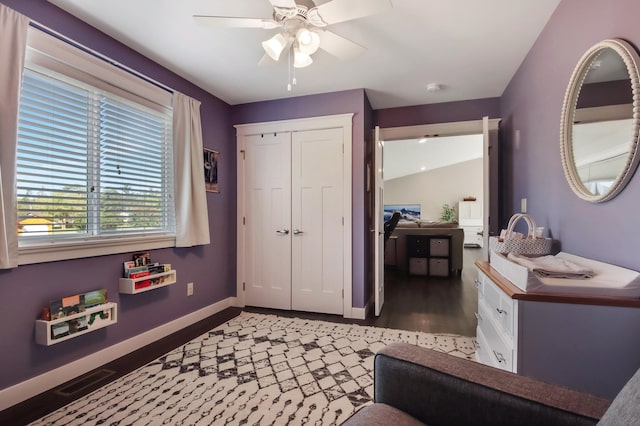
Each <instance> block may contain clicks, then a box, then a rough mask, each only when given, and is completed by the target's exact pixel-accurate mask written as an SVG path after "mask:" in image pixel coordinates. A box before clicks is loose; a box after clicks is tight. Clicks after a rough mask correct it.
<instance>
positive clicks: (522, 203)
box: [520, 198, 527, 213]
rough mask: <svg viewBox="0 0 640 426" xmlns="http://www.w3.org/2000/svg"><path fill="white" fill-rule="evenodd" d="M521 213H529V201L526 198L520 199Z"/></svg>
mask: <svg viewBox="0 0 640 426" xmlns="http://www.w3.org/2000/svg"><path fill="white" fill-rule="evenodd" d="M520 212H521V213H526V212H527V199H526V198H521V199H520Z"/></svg>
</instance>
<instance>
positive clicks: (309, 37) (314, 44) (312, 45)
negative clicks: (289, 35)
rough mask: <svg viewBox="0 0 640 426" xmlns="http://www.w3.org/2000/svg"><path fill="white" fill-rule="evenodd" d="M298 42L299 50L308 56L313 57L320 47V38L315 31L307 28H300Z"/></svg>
mask: <svg viewBox="0 0 640 426" xmlns="http://www.w3.org/2000/svg"><path fill="white" fill-rule="evenodd" d="M296 40H297V42H298V48H299V49H300V51H301V52H303V53H306V54H307V55H313V54H314V53H315V52H316V51H317V50H318V48H319V47H320V36H319V35H318V33H317V32H315V31H309V30H308V29H307V28H300V29H299V30H298V31H297V32H296Z"/></svg>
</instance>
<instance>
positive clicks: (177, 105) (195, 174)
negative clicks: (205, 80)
mask: <svg viewBox="0 0 640 426" xmlns="http://www.w3.org/2000/svg"><path fill="white" fill-rule="evenodd" d="M202 147H203V145H202V125H201V120H200V102H199V101H197V100H195V99H193V98H190V97H188V96H186V95H184V94H182V93H178V92H174V94H173V158H174V165H175V170H174V172H175V176H174V181H175V208H176V247H191V246H197V245H202V244H209V243H210V238H209V213H208V211H207V193H206V190H205V186H204V157H203V152H202Z"/></svg>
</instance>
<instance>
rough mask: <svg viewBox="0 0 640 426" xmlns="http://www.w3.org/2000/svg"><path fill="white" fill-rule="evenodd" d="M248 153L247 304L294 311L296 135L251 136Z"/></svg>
mask: <svg viewBox="0 0 640 426" xmlns="http://www.w3.org/2000/svg"><path fill="white" fill-rule="evenodd" d="M244 149H245V160H244V161H245V167H244V169H245V189H244V197H245V200H244V202H245V219H244V220H245V228H246V229H245V234H244V235H245V241H244V256H245V259H246V261H245V263H244V265H245V277H244V278H245V304H246V305H249V306H261V307H265V308H273V309H291V229H290V225H291V168H290V167H289V164H290V163H291V133H289V132H282V133H277V134H273V133H269V134H263V135H251V136H247V137H246V138H245V148H244ZM279 165H282V166H279ZM274 166H275V167H274ZM283 166H284V167H283Z"/></svg>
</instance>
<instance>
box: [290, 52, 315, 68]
mask: <svg viewBox="0 0 640 426" xmlns="http://www.w3.org/2000/svg"><path fill="white" fill-rule="evenodd" d="M312 63H313V59H311V56H310V55H309V54H307V53H305V52H303V51H301V50H300V49H299V48H297V47H294V48H293V66H294V67H296V68H304V67H308V66H309V65H311V64H312Z"/></svg>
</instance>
